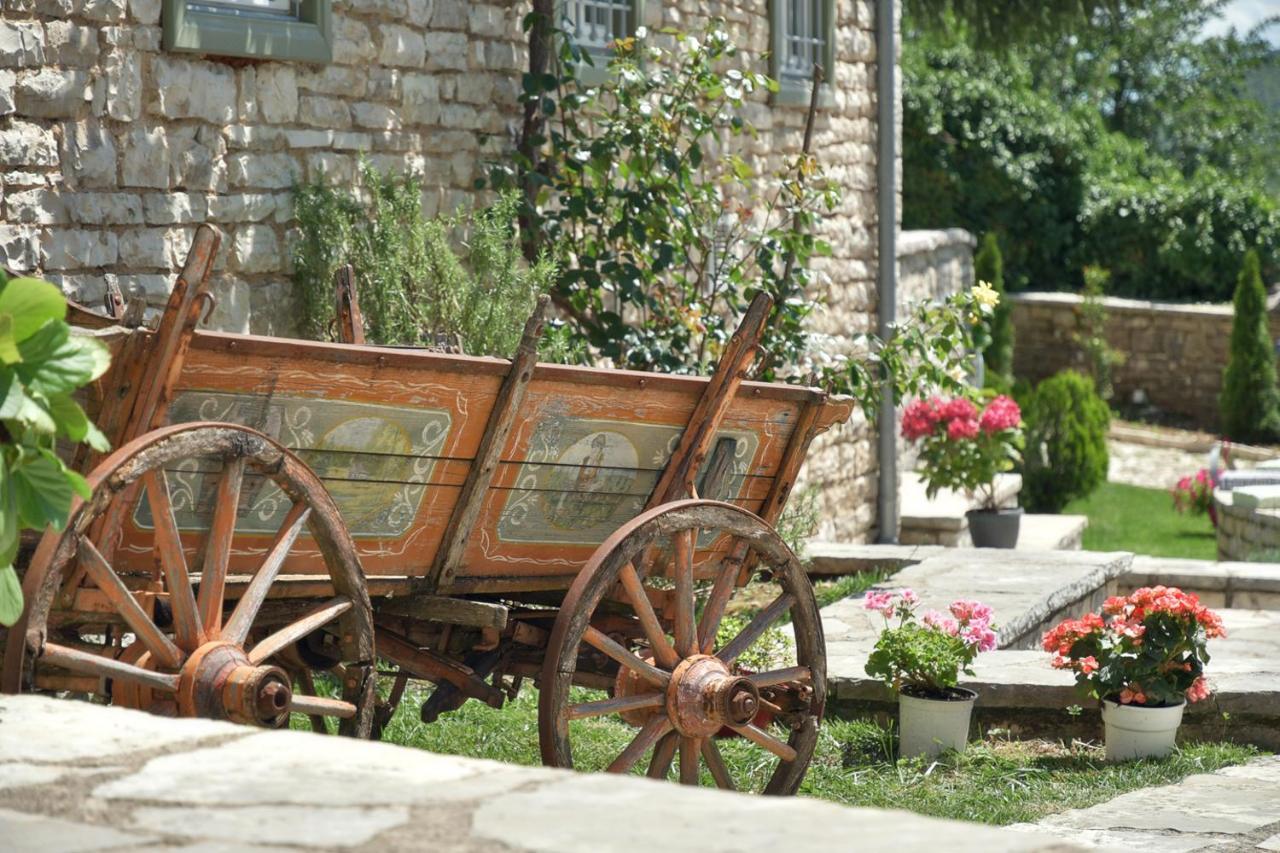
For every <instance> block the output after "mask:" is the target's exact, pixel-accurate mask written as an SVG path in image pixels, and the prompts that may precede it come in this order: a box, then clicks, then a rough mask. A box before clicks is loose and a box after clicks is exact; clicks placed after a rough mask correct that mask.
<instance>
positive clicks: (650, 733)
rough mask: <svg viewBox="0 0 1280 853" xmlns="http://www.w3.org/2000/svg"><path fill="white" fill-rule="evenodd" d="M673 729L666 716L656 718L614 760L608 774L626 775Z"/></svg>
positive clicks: (646, 724)
mask: <svg viewBox="0 0 1280 853" xmlns="http://www.w3.org/2000/svg"><path fill="white" fill-rule="evenodd" d="M672 728H673V726H672V725H671V721H670V720H668V719H667V718H666V717H665V716H659V717H654V718H653V719H651V720H649V722H647V723H645V724H644V728H642V729H641V730H640V732H639V734H637V735H636V736H635V738H634V739H633V740H632V741H631V743H629V744H627V747H626V749H624V750H622V752H621V753H620V754H619V755H618V757H617V758H615V759H614V760H613V762H612V763H611V764H610V765H609V767H608V768H607V770H606V772H609V773H626V772H627V771H628V770H630V769H631V768H632V767H635V766H636V762H637V761H639V760H640V758H641V756H643V755H644V754H645V753H646V752H648V751H649V747H651V746H653V745H654V744H655V743H657V742H658V738H660V737H663V736H664V735H666V734H667V732H669V731H671V729H672Z"/></svg>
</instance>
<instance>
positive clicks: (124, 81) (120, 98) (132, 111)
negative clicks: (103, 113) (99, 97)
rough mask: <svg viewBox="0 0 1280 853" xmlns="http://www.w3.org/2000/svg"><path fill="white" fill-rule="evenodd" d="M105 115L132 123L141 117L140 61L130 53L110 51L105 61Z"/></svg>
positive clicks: (134, 54) (137, 56) (138, 57)
mask: <svg viewBox="0 0 1280 853" xmlns="http://www.w3.org/2000/svg"><path fill="white" fill-rule="evenodd" d="M106 75H107V88H106V106H107V115H109V116H111V117H112V118H114V119H118V120H120V121H133V120H134V119H136V118H139V117H140V116H141V115H142V59H141V57H140V56H139V55H138V54H136V53H133V52H131V51H118V50H117V51H112V52H111V53H110V54H109V55H108V56H107V61H106Z"/></svg>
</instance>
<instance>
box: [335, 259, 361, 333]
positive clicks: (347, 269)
mask: <svg viewBox="0 0 1280 853" xmlns="http://www.w3.org/2000/svg"><path fill="white" fill-rule="evenodd" d="M334 296H335V297H336V299H337V302H338V304H337V311H336V314H337V323H338V329H337V333H338V340H339V341H340V342H342V343H344V344H355V345H357V346H361V345H363V344H364V317H363V316H362V315H361V313H360V300H359V298H358V297H357V296H356V270H355V267H353V266H351V264H343V265H342V266H341V267H339V268H338V272H337V274H336V275H334Z"/></svg>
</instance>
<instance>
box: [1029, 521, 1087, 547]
mask: <svg viewBox="0 0 1280 853" xmlns="http://www.w3.org/2000/svg"><path fill="white" fill-rule="evenodd" d="M1088 526H1089V518H1088V516H1084V515H1053V514H1049V513H1043V514H1042V513H1034V514H1033V513H1027V514H1026V515H1024V516H1022V523H1021V524H1020V525H1019V527H1018V550H1020V551H1079V550H1080V548H1081V546H1082V545H1083V543H1084V531H1085V529H1086V528H1087V527H1088Z"/></svg>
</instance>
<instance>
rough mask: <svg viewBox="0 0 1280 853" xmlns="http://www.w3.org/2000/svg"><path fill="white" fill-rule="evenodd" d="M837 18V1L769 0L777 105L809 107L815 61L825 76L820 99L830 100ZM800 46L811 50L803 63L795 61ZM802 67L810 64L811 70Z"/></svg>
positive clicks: (773, 75) (771, 55)
mask: <svg viewBox="0 0 1280 853" xmlns="http://www.w3.org/2000/svg"><path fill="white" fill-rule="evenodd" d="M835 18H836V2H835V0H769V26H770V36H771V38H770V41H771V47H772V50H771V51H770V54H769V73H770V75H771V76H772V77H773V78H774V79H775V80H777V81H778V92H777V93H776V94H775V95H774V102H775V103H779V104H799V105H808V103H809V99H810V97H811V95H812V92H813V65H814V63H815V61H816V63H817V64H820V65H821V66H822V68H823V71H824V75H825V76H824V79H823V83H822V86H821V87H820V88H819V90H818V95H819V98H820V99H821V100H822V101H824V102H825V101H829V99H830V98H831V83H830V81H831V78H832V77H833V76H834V75H835V69H834V68H833V67H832V66H833V65H834V64H835V41H836V34H835V29H836V27H835ZM797 30H798V31H797ZM797 43H800V44H804V45H807V46H808V48H809V50H808V54H809V55H808V56H807V57H806V58H805V60H804V61H803V62H802V63H797V62H795V60H794V59H793V57H794V56H795V47H796V46H797ZM799 64H807V65H808V68H803V69H802V68H800V67H798V65H799Z"/></svg>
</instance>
